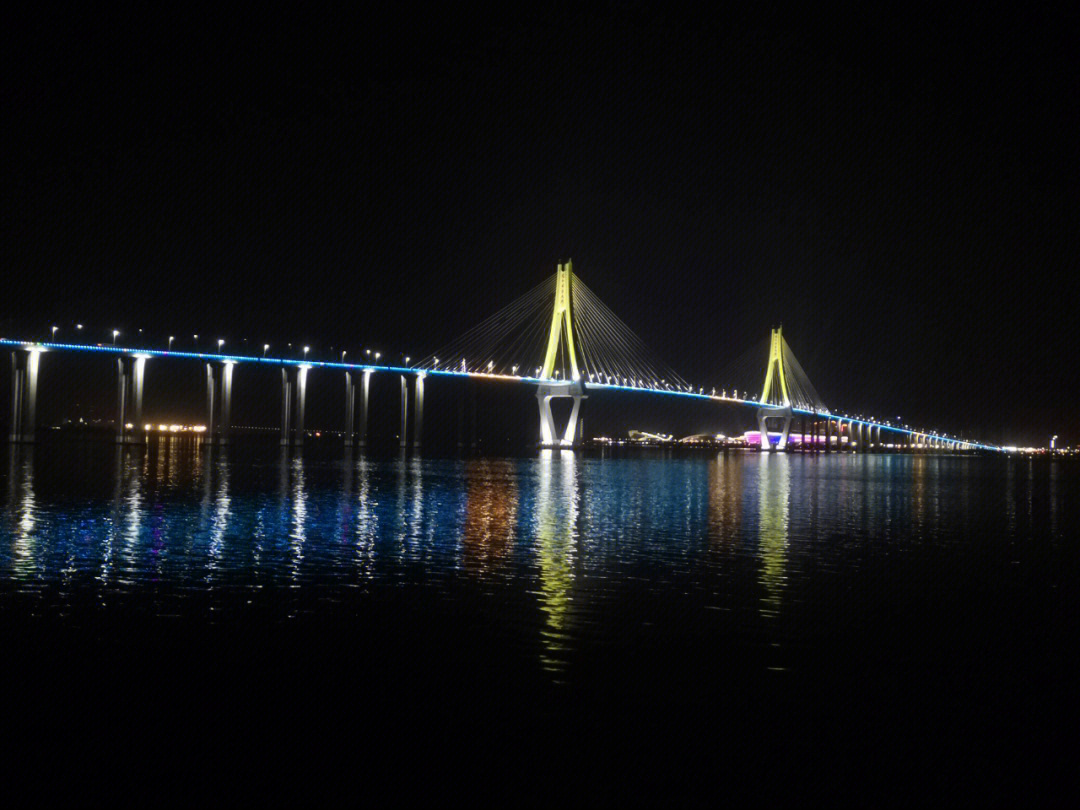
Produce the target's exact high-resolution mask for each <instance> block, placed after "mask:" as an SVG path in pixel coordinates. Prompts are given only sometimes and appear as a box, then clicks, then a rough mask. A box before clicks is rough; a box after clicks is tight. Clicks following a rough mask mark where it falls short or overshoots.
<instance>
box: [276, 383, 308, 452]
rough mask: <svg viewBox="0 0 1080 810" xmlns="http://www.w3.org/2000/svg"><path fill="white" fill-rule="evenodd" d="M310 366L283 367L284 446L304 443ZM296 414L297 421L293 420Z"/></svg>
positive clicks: (282, 417) (282, 411)
mask: <svg viewBox="0 0 1080 810" xmlns="http://www.w3.org/2000/svg"><path fill="white" fill-rule="evenodd" d="M310 368H311V367H310V366H285V367H284V368H282V369H281V445H282V446H283V447H288V446H290V445H292V446H294V447H302V446H303V445H304V414H305V410H306V406H307V375H308V369H310ZM294 414H295V417H296V421H295V423H294V422H293V416H294ZM294 425H295V430H294Z"/></svg>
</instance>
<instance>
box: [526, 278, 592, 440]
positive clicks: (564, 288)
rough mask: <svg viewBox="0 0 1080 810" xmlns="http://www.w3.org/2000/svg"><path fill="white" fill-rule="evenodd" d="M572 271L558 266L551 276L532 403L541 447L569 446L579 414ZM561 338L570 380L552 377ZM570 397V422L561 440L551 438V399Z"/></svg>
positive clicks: (574, 437) (582, 396) (581, 390)
mask: <svg viewBox="0 0 1080 810" xmlns="http://www.w3.org/2000/svg"><path fill="white" fill-rule="evenodd" d="M573 276H574V271H573V268H572V266H571V263H570V262H567V263H566V264H560V265H559V267H558V270H557V271H556V274H555V307H554V310H553V311H552V313H551V331H550V332H549V333H548V343H547V352H546V354H545V355H544V365H543V367H542V368H541V369H540V380H541V382H540V384H539V385H538V386H537V389H536V401H537V403H538V404H539V406H540V443H541V444H542V445H543V446H545V447H553V446H556V445H561V446H562V447H572V446H573V444H574V442H575V441H576V440H577V426H578V418H579V416H580V414H581V400H583V399H585V386H584V385H583V384H582V382H581V372H580V371H579V370H578V361H577V352H576V350H575V348H574V321H573V300H572V296H571V292H570V291H571V281H572V280H573ZM564 335H565V338H566V355H567V357H568V359H569V361H570V377H571V378H570V379H569V380H558V379H555V378H554V377H553V375H554V373H555V361H556V359H557V358H558V355H559V345H560V342H561V341H562V339H563V336H564ZM558 398H570V399H573V400H574V406H573V409H572V410H571V411H570V419H569V421H568V422H567V423H566V430H565V431H564V432H563V436H562V439H561V440H558V441H556V439H555V435H556V433H555V420H554V418H553V417H552V415H551V400H553V399H558Z"/></svg>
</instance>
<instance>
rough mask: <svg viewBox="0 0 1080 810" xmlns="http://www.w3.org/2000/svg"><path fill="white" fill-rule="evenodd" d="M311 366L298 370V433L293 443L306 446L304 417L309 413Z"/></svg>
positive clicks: (297, 445)
mask: <svg viewBox="0 0 1080 810" xmlns="http://www.w3.org/2000/svg"><path fill="white" fill-rule="evenodd" d="M310 368H311V367H310V366H300V368H298V369H297V370H296V433H295V434H294V435H293V444H294V445H295V446H296V447H303V446H304V417H305V415H306V413H307V377H308V371H309V370H310Z"/></svg>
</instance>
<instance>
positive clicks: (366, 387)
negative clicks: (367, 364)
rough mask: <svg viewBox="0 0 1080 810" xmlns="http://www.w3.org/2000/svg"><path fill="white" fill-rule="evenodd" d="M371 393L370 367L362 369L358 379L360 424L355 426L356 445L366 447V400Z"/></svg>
mask: <svg viewBox="0 0 1080 810" xmlns="http://www.w3.org/2000/svg"><path fill="white" fill-rule="evenodd" d="M370 393H371V369H370V368H366V369H364V374H363V378H362V380H361V381H360V424H359V425H358V426H357V439H356V446H357V447H367V426H368V401H369V399H370V396H369V395H370Z"/></svg>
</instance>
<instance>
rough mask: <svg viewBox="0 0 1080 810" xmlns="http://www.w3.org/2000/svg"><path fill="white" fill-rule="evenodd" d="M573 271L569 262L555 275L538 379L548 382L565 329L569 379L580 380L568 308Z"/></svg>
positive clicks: (553, 371)
mask: <svg viewBox="0 0 1080 810" xmlns="http://www.w3.org/2000/svg"><path fill="white" fill-rule="evenodd" d="M573 275H574V271H573V269H572V268H571V264H570V262H567V263H566V264H560V265H559V269H558V270H557V271H556V273H555V310H554V312H552V313H551V332H550V333H549V334H548V345H547V354H546V355H544V366H543V368H542V369H541V370H540V377H541V378H542V379H545V380H550V379H551V378H552V375H553V374H554V373H555V358H556V357H557V356H558V354H559V337H560V336H561V335H562V333H563V327H564V326H565V328H566V353H567V355H568V356H569V357H570V372H571V375H572V376H571V379H573V380H575V381H577V380H580V379H581V374H580V373H579V372H578V363H577V353H576V352H575V351H574V327H573V319H572V317H571V306H570V281H571V279H572V278H573Z"/></svg>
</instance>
